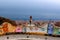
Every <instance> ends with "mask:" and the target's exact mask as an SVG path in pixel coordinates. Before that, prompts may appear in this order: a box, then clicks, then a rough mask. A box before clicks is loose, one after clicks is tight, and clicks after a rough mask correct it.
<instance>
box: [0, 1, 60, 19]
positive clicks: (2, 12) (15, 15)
mask: <svg viewBox="0 0 60 40" xmlns="http://www.w3.org/2000/svg"><path fill="white" fill-rule="evenodd" d="M0 16H3V17H6V18H9V19H13V20H18V19H24V18H29V16H33V18H35V19H36V18H37V19H60V0H0Z"/></svg>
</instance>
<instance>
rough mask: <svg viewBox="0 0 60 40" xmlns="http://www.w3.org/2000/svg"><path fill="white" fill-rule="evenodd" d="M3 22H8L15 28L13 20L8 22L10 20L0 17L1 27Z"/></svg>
mask: <svg viewBox="0 0 60 40" xmlns="http://www.w3.org/2000/svg"><path fill="white" fill-rule="evenodd" d="M3 22H8V23H11V24H12V25H14V26H16V22H15V21H14V20H10V19H8V18H4V17H0V25H1V24H2V23H3Z"/></svg>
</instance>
